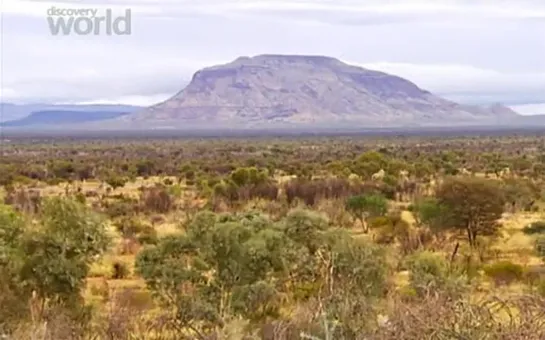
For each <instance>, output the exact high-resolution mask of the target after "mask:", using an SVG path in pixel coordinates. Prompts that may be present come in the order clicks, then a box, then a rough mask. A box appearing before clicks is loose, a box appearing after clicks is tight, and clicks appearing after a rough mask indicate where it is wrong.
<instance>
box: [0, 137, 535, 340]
mask: <svg viewBox="0 0 545 340" xmlns="http://www.w3.org/2000/svg"><path fill="white" fill-rule="evenodd" d="M544 141H545V140H544V139H543V138H542V137H537V136H504V137H499V136H497V137H485V136H482V137H458V138H432V137H428V138H423V137H397V138H394V137H391V138H382V139H378V138H363V137H352V138H341V137H337V138H333V137H331V138H299V139H282V138H277V139H272V138H269V139H257V138H256V139H248V140H243V139H185V140H184V139H163V140H158V139H157V140H136V139H135V140H104V141H98V140H55V139H51V140H42V141H37V140H34V141H29V140H24V139H22V140H13V141H12V142H10V143H9V144H4V145H3V149H2V152H3V153H2V156H1V162H0V199H1V202H0V335H2V336H4V337H5V338H7V339H55V340H57V339H121V340H123V339H165V340H166V339H271V340H272V339H278V340H280V339H324V340H325V339H415V340H416V339H543V338H545V315H544V313H545V299H544V298H545V267H544V266H543V263H542V262H543V260H544V259H545V227H544V225H545V224H544V223H545V222H543V221H544V219H543V216H542V215H541V211H542V210H543V206H544V205H543V204H544V203H545V202H544V197H545V196H544V195H543V194H544V189H545V172H544V171H543V170H544V169H545V148H544Z"/></svg>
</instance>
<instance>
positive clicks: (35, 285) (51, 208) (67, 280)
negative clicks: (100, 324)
mask: <svg viewBox="0 0 545 340" xmlns="http://www.w3.org/2000/svg"><path fill="white" fill-rule="evenodd" d="M35 222H36V223H27V221H26V220H25V219H24V218H23V217H22V216H21V215H18V214H17V213H15V212H13V211H12V210H10V209H9V208H6V207H3V206H0V274H1V275H0V288H1V290H2V293H9V294H12V296H11V297H10V298H11V299H13V301H11V303H10V305H12V306H17V308H16V309H17V311H16V313H15V314H13V313H10V315H7V316H6V315H2V313H0V319H3V318H5V319H10V318H13V317H14V316H24V315H25V314H28V312H29V308H28V307H29V301H33V303H32V304H30V305H31V306H30V308H31V309H32V313H33V316H34V317H36V318H41V317H44V315H45V314H44V313H45V312H46V309H47V310H52V309H55V308H57V307H60V308H65V309H66V308H67V309H72V310H74V309H75V308H78V307H81V306H82V304H81V302H82V301H81V297H80V293H81V289H82V288H83V286H84V283H85V278H86V277H87V274H88V272H89V268H90V265H91V263H92V262H93V261H94V260H95V259H96V257H97V256H98V255H100V254H102V253H103V252H104V251H105V250H106V248H107V246H108V243H109V242H108V236H107V233H106V226H105V224H104V221H103V220H102V219H100V218H99V217H98V216H97V215H95V214H94V213H93V212H92V211H91V210H89V209H88V208H87V207H86V206H84V205H82V204H80V203H79V202H77V201H74V200H71V199H69V198H60V197H58V198H54V199H48V200H46V201H45V202H44V204H43V206H42V211H41V215H40V217H39V218H38V219H37V220H36V221H35ZM0 295H1V294H0ZM8 301H9V299H8ZM0 302H6V301H4V298H1V297H0ZM2 305H3V306H4V305H5V304H4V303H2ZM0 309H1V308H0ZM13 310H15V307H14V308H13ZM74 315H75V314H74ZM0 324H1V322H0Z"/></svg>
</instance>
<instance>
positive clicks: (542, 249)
mask: <svg viewBox="0 0 545 340" xmlns="http://www.w3.org/2000/svg"><path fill="white" fill-rule="evenodd" d="M535 250H536V252H537V254H538V256H540V257H541V258H542V259H543V258H545V235H539V236H538V237H537V239H536V243H535Z"/></svg>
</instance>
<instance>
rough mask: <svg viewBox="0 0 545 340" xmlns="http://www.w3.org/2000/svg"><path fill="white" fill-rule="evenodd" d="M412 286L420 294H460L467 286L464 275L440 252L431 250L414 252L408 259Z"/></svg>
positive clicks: (407, 266)
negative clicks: (451, 266)
mask: <svg viewBox="0 0 545 340" xmlns="http://www.w3.org/2000/svg"><path fill="white" fill-rule="evenodd" d="M405 267H406V268H407V269H408V270H409V282H410V285H411V287H412V288H413V289H414V290H415V291H416V292H417V294H419V295H420V296H422V295H426V294H427V293H430V292H434V291H435V292H437V291H440V292H445V293H447V294H448V295H458V294H459V293H460V292H461V291H462V289H463V288H464V287H465V283H464V281H463V279H464V277H463V276H462V275H459V273H458V272H457V271H454V270H452V268H450V265H449V263H448V262H447V260H446V259H445V258H444V257H443V256H441V255H440V254H437V253H433V252H430V251H421V252H418V253H414V254H413V255H411V256H409V257H408V258H407V259H406V263H405Z"/></svg>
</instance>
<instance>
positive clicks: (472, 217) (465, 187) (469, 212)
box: [436, 177, 505, 247]
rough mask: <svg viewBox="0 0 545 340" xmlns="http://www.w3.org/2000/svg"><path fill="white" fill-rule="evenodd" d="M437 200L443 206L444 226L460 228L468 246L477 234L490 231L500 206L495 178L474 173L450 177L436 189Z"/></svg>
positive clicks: (499, 214) (498, 188)
mask: <svg viewBox="0 0 545 340" xmlns="http://www.w3.org/2000/svg"><path fill="white" fill-rule="evenodd" d="M436 196H437V202H438V203H439V204H440V205H441V206H443V207H445V208H446V210H445V212H446V214H447V215H448V216H446V217H448V218H446V219H445V221H444V224H443V225H444V227H446V228H451V229H458V230H463V231H465V232H466V234H467V239H468V242H469V244H470V246H471V247H475V246H476V241H477V236H478V235H492V234H494V233H495V232H496V231H497V230H498V228H499V223H498V220H499V219H500V218H501V216H502V213H503V209H504V203H505V199H504V195H503V192H502V190H501V188H500V186H499V185H498V183H497V182H494V181H492V180H486V179H481V178H474V177H464V178H451V179H448V180H446V181H445V183H443V185H442V186H441V187H440V188H439V189H438V190H437V194H436Z"/></svg>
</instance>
